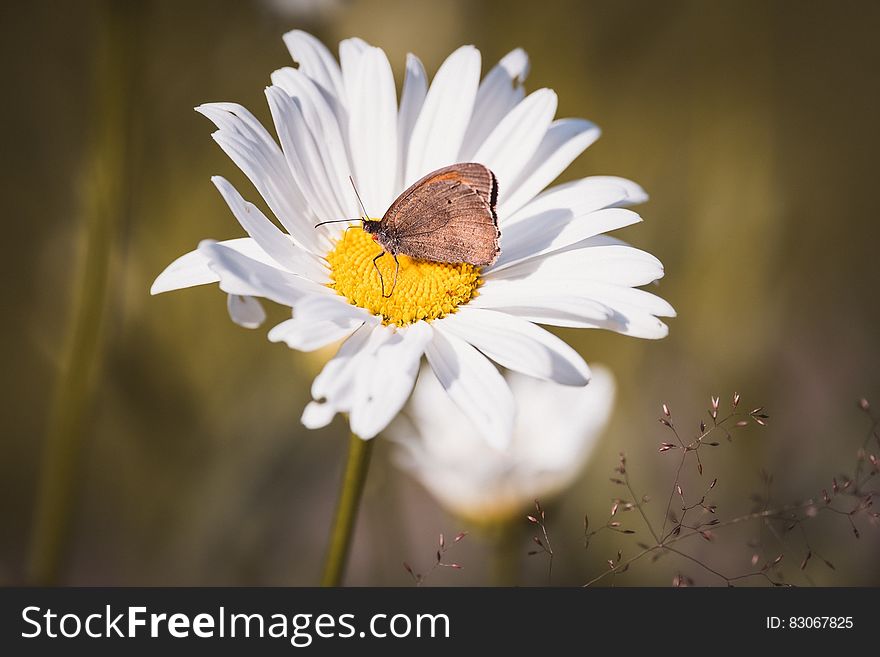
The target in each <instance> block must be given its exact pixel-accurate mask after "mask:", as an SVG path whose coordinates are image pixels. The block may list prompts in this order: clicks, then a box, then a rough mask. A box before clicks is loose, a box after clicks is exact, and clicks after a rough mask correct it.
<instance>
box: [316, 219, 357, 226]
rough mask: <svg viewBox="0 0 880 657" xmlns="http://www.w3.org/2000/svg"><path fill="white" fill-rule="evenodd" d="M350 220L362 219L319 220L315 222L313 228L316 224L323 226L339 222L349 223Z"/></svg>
mask: <svg viewBox="0 0 880 657" xmlns="http://www.w3.org/2000/svg"><path fill="white" fill-rule="evenodd" d="M352 221H362V219H360V218H357V219H330V220H329V221H320V222H318V223H316V224H315V228H317V227H318V226H323V225H324V224H341V223H349V224H350V223H351V222H352Z"/></svg>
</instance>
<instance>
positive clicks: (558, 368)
mask: <svg viewBox="0 0 880 657" xmlns="http://www.w3.org/2000/svg"><path fill="white" fill-rule="evenodd" d="M440 321H441V322H442V326H443V329H444V330H446V331H448V332H450V333H453V334H454V335H457V336H458V337H460V338H461V339H462V340H465V341H466V342H469V343H470V344H472V345H473V346H475V347H476V348H477V349H479V350H480V351H482V352H483V353H484V354H486V355H487V356H488V357H489V358H491V359H492V360H494V361H495V362H496V363H498V364H499V365H502V366H504V367H506V368H508V369H511V370H515V371H517V372H522V373H523V374H528V375H529V376H533V377H536V378H539V379H545V380H548V381H555V382H556V383H561V384H563V385H569V386H583V385H586V384H587V382H588V381H589V380H590V369H589V368H588V367H587V364H586V363H585V362H584V360H583V358H581V357H580V355H578V353H577V352H576V351H575V350H574V349H572V348H571V347H569V346H568V345H567V344H566V343H565V342H563V341H562V340H560V339H559V338H557V337H556V336H555V335H553V334H552V333H548V332H547V331H545V330H544V329H542V328H540V327H539V326H535V325H534V324H532V323H531V322H529V321H526V320H523V319H519V318H517V317H513V316H511V315H505V314H503V313H499V312H495V311H492V310H481V309H478V308H468V307H462V308H459V310H458V312H457V313H455V314H454V315H449V316H448V317H445V318H444V319H442V320H440Z"/></svg>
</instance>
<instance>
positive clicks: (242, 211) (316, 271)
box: [211, 176, 330, 283]
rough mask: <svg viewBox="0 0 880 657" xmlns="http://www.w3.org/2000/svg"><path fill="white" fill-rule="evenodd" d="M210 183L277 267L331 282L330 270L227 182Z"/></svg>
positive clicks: (219, 180) (318, 280)
mask: <svg viewBox="0 0 880 657" xmlns="http://www.w3.org/2000/svg"><path fill="white" fill-rule="evenodd" d="M211 182H213V183H214V185H215V186H216V187H217V189H218V190H219V191H220V194H222V195H223V198H224V200H225V201H226V203H227V205H229V209H230V210H232V214H234V215H235V218H236V219H238V223H240V224H241V227H242V228H244V229H245V231H247V233H248V235H250V236H251V237H252V238H253V239H254V241H255V242H256V243H257V244H259V245H260V248H262V249H263V251H265V252H266V253H268V254H269V256H270V257H271V258H272V259H273V260H275V262H276V263H278V264H279V265H281V266H282V267H284V268H285V269H287V270H288V271H292V272H295V273H297V274H300V275H301V276H307V277H308V278H310V279H311V280H313V281H315V282H316V283H326V282H327V281H328V280H330V279H329V277H328V272H327V268H326V267H324V266H323V265H322V264H321V263H320V262H319V261H318V260H317V258H315V256H313V255H312V254H310V253H308V252H307V251H304V250H302V249H300V248H298V247H297V246H296V245H295V244H294V243H293V242H292V241H291V240H290V238H289V237H288V236H287V235H285V234H284V233H282V232H281V231H280V230H278V228H276V227H275V224H273V223H272V222H271V221H269V220H268V219H267V218H266V215H264V214H263V213H262V212H261V211H260V209H259V208H258V207H257V206H255V205H254V204H253V203H248V202H247V201H245V200H244V199H243V198H242V197H241V194H239V193H238V191H237V190H236V189H235V187H233V186H232V184H231V183H230V182H229V181H228V180H226V179H225V178H223V177H221V176H214V177H213V178H211Z"/></svg>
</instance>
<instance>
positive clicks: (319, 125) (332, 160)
mask: <svg viewBox="0 0 880 657" xmlns="http://www.w3.org/2000/svg"><path fill="white" fill-rule="evenodd" d="M272 84H274V85H276V86H279V87H281V88H282V89H284V91H286V92H287V93H288V95H290V96H291V97H293V98H296V99H297V102H298V103H299V106H300V109H301V110H302V113H303V117H304V118H305V121H306V125H307V126H308V129H309V131H310V132H311V133H312V135H314V138H315V141H316V143H318V144H320V145H321V149H320V153H321V159H322V162H323V165H324V171H325V172H326V175H327V178H328V180H329V181H330V183H331V184H330V186H331V187H332V190H333V192H334V196H335V197H336V202H337V204H338V205H339V207H340V208H342V210H343V212H345V214H346V216H351V217H354V216H357V203H356V202H355V199H354V196H353V195H352V193H351V188H350V187H349V186H348V176H349V175H350V174H351V163H350V162H349V160H348V150H347V146H346V144H347V143H348V142H347V138H348V135H345V134H344V133H343V132H342V131H340V129H339V125H340V124H339V120H338V119H337V117H336V114H335V113H334V111H333V109H332V107H331V106H330V104H329V103H328V102H327V99H326V97H325V96H324V95H323V94H322V93H321V90H320V89H319V88H318V87H317V85H316V84H315V83H314V82H312V80H311V79H309V78H308V76H306V75H304V74H303V73H302V72H301V71H300V70H298V69H295V68H291V67H286V68H282V69H279V70H277V71H275V72H273V73H272ZM309 228H311V229H313V227H312V226H310V227H309ZM328 230H331V229H329V228H328ZM332 230H333V232H335V230H336V229H335V228H334V229H332Z"/></svg>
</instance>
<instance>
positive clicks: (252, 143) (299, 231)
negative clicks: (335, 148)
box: [196, 103, 321, 253]
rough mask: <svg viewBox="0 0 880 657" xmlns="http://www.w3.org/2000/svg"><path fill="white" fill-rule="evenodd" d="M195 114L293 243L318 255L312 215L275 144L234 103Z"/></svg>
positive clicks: (208, 106)
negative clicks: (210, 129) (207, 124)
mask: <svg viewBox="0 0 880 657" xmlns="http://www.w3.org/2000/svg"><path fill="white" fill-rule="evenodd" d="M196 111H197V112H199V113H200V114H202V115H204V116H205V117H207V118H208V119H210V120H211V121H212V122H213V123H214V125H216V126H217V128H218V130H217V131H216V132H215V133H214V134H212V135H211V137H212V138H213V139H214V141H215V142H217V144H218V145H219V146H220V148H222V149H223V152H224V153H226V154H227V155H228V156H229V158H230V159H231V160H232V161H233V162H235V164H236V165H237V166H238V168H239V169H241V170H242V172H244V174H245V175H246V176H247V177H248V179H249V180H250V181H251V183H252V184H253V185H254V187H256V189H257V191H258V192H260V195H261V196H262V197H263V198H264V199H265V200H266V203H267V204H268V205H269V209H271V210H272V213H273V214H274V215H275V216H276V217H277V218H278V221H280V222H281V225H282V226H284V228H285V230H287V232H288V233H290V236H291V237H292V238H293V239H294V241H295V242H297V244H300V245H301V246H302V247H303V248H305V249H308V250H309V251H311V252H312V253H318V252H319V251H320V250H321V249H320V242H319V240H318V235H317V234H316V232H315V230H314V229H313V228H312V225H313V223H314V222H312V220H311V219H312V217H313V213H312V212H311V210H310V209H309V205H308V203H307V202H306V199H305V197H304V196H303V194H302V192H301V190H300V188H299V186H298V185H297V184H296V181H295V180H294V179H293V176H292V175H291V173H290V168H289V167H288V166H287V162H286V161H285V159H284V154H283V153H282V152H281V149H280V148H279V147H278V144H276V143H275V140H274V139H272V137H271V136H269V133H268V132H266V130H265V128H263V126H262V125H260V123H259V122H258V121H257V119H256V118H255V117H254V115H253V114H251V113H250V112H249V111H248V110H246V109H245V108H244V107H242V106H241V105H236V104H234V103H208V104H206V105H200V106H199V107H197V108H196Z"/></svg>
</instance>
